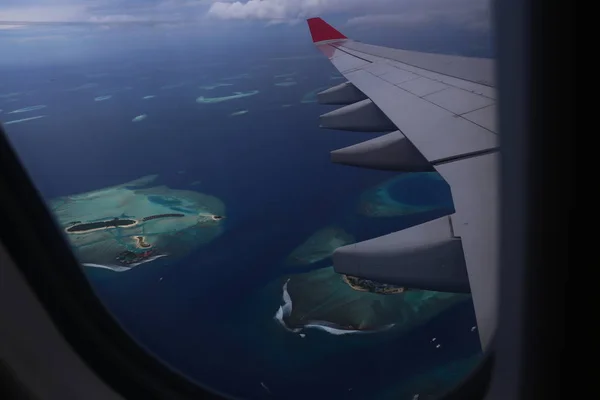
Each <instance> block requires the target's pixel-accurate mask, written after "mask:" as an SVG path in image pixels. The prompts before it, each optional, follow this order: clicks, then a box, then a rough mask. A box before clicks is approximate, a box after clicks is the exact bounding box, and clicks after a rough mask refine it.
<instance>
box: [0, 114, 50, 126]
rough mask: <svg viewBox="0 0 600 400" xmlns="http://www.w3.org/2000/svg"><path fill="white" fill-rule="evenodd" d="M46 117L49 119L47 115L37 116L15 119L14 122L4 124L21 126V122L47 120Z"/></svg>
mask: <svg viewBox="0 0 600 400" xmlns="http://www.w3.org/2000/svg"><path fill="white" fill-rule="evenodd" d="M45 117H47V115H37V116H35V117H29V118H21V119H14V120H12V121H6V122H4V125H12V124H20V123H21V122H27V121H33V120H35V119H40V118H45Z"/></svg>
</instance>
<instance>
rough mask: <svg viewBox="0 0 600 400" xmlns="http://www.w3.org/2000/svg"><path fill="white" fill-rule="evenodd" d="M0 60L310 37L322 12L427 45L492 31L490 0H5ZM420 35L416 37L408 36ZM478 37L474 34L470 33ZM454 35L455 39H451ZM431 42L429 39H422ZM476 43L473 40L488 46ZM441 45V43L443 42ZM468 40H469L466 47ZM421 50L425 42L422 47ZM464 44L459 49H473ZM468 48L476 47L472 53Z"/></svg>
mask: <svg viewBox="0 0 600 400" xmlns="http://www.w3.org/2000/svg"><path fill="white" fill-rule="evenodd" d="M0 3H1V4H0V52H1V53H0V54H2V55H3V57H0V60H2V61H0V64H14V65H17V64H22V63H33V64H35V63H44V62H46V63H53V62H55V63H60V62H61V61H62V62H65V63H68V62H70V61H74V60H76V59H83V58H86V57H91V56H92V55H93V53H98V51H99V49H104V50H101V51H100V52H111V53H112V54H114V55H118V54H119V52H126V51H130V50H132V49H134V48H138V49H139V48H144V47H146V48H148V47H152V46H157V45H160V44H161V43H163V42H164V43H167V42H176V41H181V40H183V41H185V40H188V39H191V38H193V39H194V40H195V41H198V42H202V43H204V44H207V45H208V44H210V43H213V44H218V45H223V44H227V45H232V44H233V45H235V43H236V42H239V43H241V42H243V41H244V40H246V41H247V40H250V39H253V40H254V42H256V43H267V42H269V41H270V42H272V41H273V40H274V39H275V38H277V40H278V41H279V42H281V40H282V38H291V37H294V38H303V39H304V40H308V37H307V35H306V26H305V25H304V21H305V20H306V18H309V17H314V16H321V17H323V18H324V19H326V20H327V21H328V22H330V23H332V24H333V25H335V26H336V27H337V28H338V29H339V30H341V31H342V32H344V33H345V34H346V35H347V36H349V37H352V38H356V39H359V38H360V40H362V41H368V40H371V43H373V44H379V45H394V44H398V45H404V47H405V48H406V47H419V46H421V47H424V48H423V49H421V50H423V51H428V50H429V51H441V52H451V51H448V50H447V49H444V48H443V47H444V46H439V45H436V44H435V42H436V40H437V42H441V41H442V40H443V39H444V38H449V37H453V36H456V37H457V38H464V40H463V41H473V43H475V42H477V40H478V38H484V40H487V39H486V38H489V35H490V6H489V0H369V1H365V0H241V1H232V0H86V1H81V0H2V1H1V2H0ZM415 36H417V37H419V40H418V42H419V43H421V44H417V43H416V42H415V43H413V44H411V42H410V40H408V39H407V40H404V42H405V43H402V40H399V39H401V38H414V37H415ZM471 38H472V39H471ZM448 40H449V39H448ZM423 43H424V44H423ZM481 46H483V44H482V43H476V44H474V45H473V47H481ZM436 47H438V48H437V49H436ZM463 47H465V46H463ZM415 49H418V48H415ZM465 49H466V50H464V49H462V50H457V51H458V52H459V53H460V52H463V53H464V52H465V51H466V52H469V50H468V48H467V47H465ZM466 55H469V54H466Z"/></svg>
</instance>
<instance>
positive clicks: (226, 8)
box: [208, 0, 490, 29]
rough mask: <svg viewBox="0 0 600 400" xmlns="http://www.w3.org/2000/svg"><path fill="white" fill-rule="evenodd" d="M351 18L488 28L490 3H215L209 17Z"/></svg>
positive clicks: (256, 0)
mask: <svg viewBox="0 0 600 400" xmlns="http://www.w3.org/2000/svg"><path fill="white" fill-rule="evenodd" d="M333 13H336V14H346V15H348V14H354V15H358V16H355V17H353V18H350V19H349V21H348V22H349V24H350V25H354V26H365V25H371V26H374V25H393V26H417V25H424V24H429V23H434V22H447V23H449V24H460V25H461V26H464V27H467V28H474V29H482V28H486V27H488V26H489V19H490V16H489V0H371V1H364V0H248V1H246V2H240V1H235V2H227V1H216V2H215V3H213V4H212V6H211V7H210V8H209V10H208V15H209V16H212V17H215V18H221V19H255V20H267V21H277V20H298V19H304V18H309V17H314V16H319V15H324V14H333Z"/></svg>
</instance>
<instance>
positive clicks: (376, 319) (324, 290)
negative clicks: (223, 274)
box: [274, 227, 469, 335]
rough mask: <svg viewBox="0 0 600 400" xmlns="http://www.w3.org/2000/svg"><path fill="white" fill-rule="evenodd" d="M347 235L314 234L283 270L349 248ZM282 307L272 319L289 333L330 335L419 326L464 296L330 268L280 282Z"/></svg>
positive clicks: (336, 231)
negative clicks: (336, 250)
mask: <svg viewBox="0 0 600 400" xmlns="http://www.w3.org/2000/svg"><path fill="white" fill-rule="evenodd" d="M353 242H354V239H353V237H352V235H350V234H348V233H347V232H345V231H344V230H343V229H341V228H338V227H326V228H324V229H321V230H319V231H317V232H316V233H315V234H313V235H312V236H311V237H309V238H308V239H307V240H306V241H305V242H304V243H302V244H300V245H299V246H298V247H297V248H296V249H295V250H294V251H293V252H292V254H291V255H290V257H288V259H287V264H288V265H297V264H304V265H306V264H311V263H316V262H318V261H321V260H323V259H325V258H327V257H330V256H331V254H332V253H333V251H334V250H335V249H336V248H337V247H339V246H343V245H346V244H350V243H353ZM280 284H281V285H282V302H283V305H282V306H280V308H279V309H278V310H277V312H276V313H275V316H274V319H275V320H277V321H278V323H280V324H281V325H282V326H283V327H284V328H285V329H286V330H288V331H290V332H294V333H302V332H306V330H307V329H317V330H321V331H326V332H328V333H330V334H334V335H345V334H361V333H374V332H380V331H383V330H388V329H392V328H394V329H403V330H405V329H410V328H412V327H414V326H416V325H420V324H422V323H425V322H426V321H428V320H429V319H431V318H433V317H434V316H435V315H438V314H439V313H441V312H442V311H443V310H445V309H447V308H448V307H450V306H452V305H453V304H455V303H457V302H459V301H463V300H466V299H468V298H469V295H465V294H453V293H442V292H433V291H428V290H412V289H410V288H404V287H400V286H396V285H389V284H384V283H380V282H375V281H372V280H369V279H363V278H357V277H352V276H347V275H343V274H338V273H337V272H335V271H334V269H333V267H326V268H320V269H317V270H313V271H309V272H304V273H299V274H292V275H288V276H285V277H283V278H282V281H281V283H280Z"/></svg>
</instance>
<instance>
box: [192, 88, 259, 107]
mask: <svg viewBox="0 0 600 400" xmlns="http://www.w3.org/2000/svg"><path fill="white" fill-rule="evenodd" d="M258 93H260V91H259V90H250V91H248V92H234V93H233V94H232V95H229V96H222V97H204V96H200V97H198V98H197V99H196V103H204V104H211V103H221V102H223V101H228V100H233V99H241V98H242V97H248V96H254V95H256V94H258Z"/></svg>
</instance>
